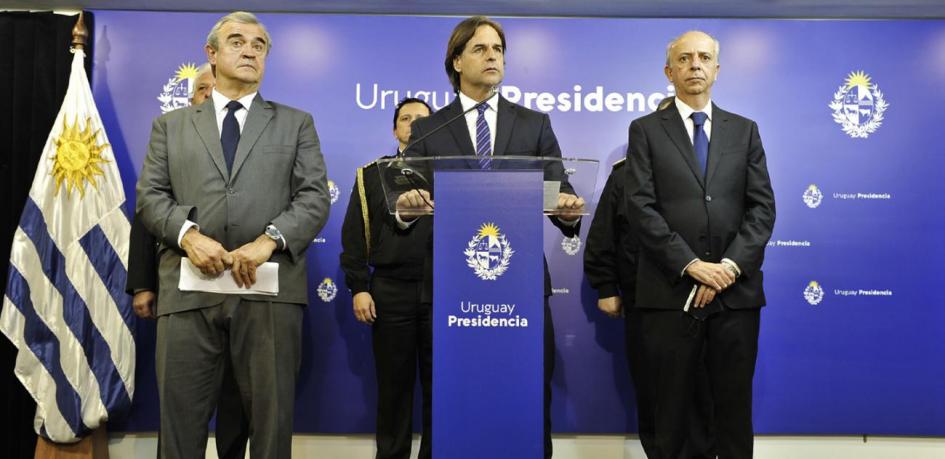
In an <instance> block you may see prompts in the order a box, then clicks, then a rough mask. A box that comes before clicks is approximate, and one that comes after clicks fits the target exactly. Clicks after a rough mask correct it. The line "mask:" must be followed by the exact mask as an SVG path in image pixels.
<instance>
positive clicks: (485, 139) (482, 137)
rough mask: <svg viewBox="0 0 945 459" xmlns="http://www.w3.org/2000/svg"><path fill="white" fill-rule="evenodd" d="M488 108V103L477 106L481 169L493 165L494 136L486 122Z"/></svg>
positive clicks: (477, 134)
mask: <svg viewBox="0 0 945 459" xmlns="http://www.w3.org/2000/svg"><path fill="white" fill-rule="evenodd" d="M488 109H489V105H488V104H482V105H480V106H479V107H478V108H477V110H479V117H478V118H476V156H478V157H479V167H480V168H481V169H489V168H491V167H492V136H491V135H490V133H489V124H488V123H486V110H488Z"/></svg>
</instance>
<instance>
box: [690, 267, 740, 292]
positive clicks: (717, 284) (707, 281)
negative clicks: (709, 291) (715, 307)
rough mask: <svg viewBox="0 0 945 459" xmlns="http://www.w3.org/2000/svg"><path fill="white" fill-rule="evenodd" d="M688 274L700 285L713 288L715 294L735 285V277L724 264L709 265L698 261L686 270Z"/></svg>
mask: <svg viewBox="0 0 945 459" xmlns="http://www.w3.org/2000/svg"><path fill="white" fill-rule="evenodd" d="M686 274H688V275H690V276H692V278H693V279H695V280H696V281H698V282H699V283H700V284H703V285H706V286H708V287H712V288H713V289H715V293H720V292H721V291H722V290H725V289H727V288H729V287H731V285H732V284H734V283H735V275H734V274H732V271H731V270H729V269H728V268H727V267H726V266H725V265H723V264H722V263H708V262H705V261H701V260H696V261H695V262H694V263H692V264H691V265H689V267H687V268H686Z"/></svg>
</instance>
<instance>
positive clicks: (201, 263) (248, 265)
mask: <svg viewBox="0 0 945 459" xmlns="http://www.w3.org/2000/svg"><path fill="white" fill-rule="evenodd" d="M180 245H181V248H183V249H184V251H185V252H187V258H189V259H190V262H191V263H193V264H194V266H196V267H197V269H199V270H200V272H202V273H203V274H204V275H206V276H211V277H215V276H218V275H220V274H221V273H223V271H224V270H226V269H230V270H231V273H232V275H233V280H234V281H236V285H238V286H240V287H246V288H249V287H251V286H252V285H253V284H255V283H256V267H257V266H259V265H261V264H263V263H265V262H267V261H269V257H271V256H272V252H273V251H274V250H275V249H276V241H273V240H272V239H270V238H269V237H268V236H266V235H265V234H262V235H260V236H259V237H257V238H256V240H254V241H252V242H249V243H247V244H244V245H243V246H241V247H240V248H238V249H236V250H233V251H231V252H228V251H227V250H226V249H224V248H223V245H222V244H220V243H219V242H217V241H215V240H214V239H213V238H211V237H209V236H206V235H203V234H201V233H200V232H199V231H197V229H196V228H191V229H189V230H187V233H185V234H184V237H183V239H181V244H180Z"/></svg>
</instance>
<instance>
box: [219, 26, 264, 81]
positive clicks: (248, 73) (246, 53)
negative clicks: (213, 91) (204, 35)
mask: <svg viewBox="0 0 945 459" xmlns="http://www.w3.org/2000/svg"><path fill="white" fill-rule="evenodd" d="M219 46H220V49H216V50H215V49H213V48H212V47H210V45H207V47H206V51H207V60H208V61H209V62H210V64H211V65H214V66H216V78H217V84H219V85H221V86H222V83H229V82H234V83H242V84H249V85H253V84H259V82H261V81H262V77H263V73H264V71H265V69H266V52H267V46H268V43H266V34H264V33H263V30H262V27H259V25H257V24H240V23H238V22H232V21H230V22H227V23H225V24H223V27H221V28H220V34H219Z"/></svg>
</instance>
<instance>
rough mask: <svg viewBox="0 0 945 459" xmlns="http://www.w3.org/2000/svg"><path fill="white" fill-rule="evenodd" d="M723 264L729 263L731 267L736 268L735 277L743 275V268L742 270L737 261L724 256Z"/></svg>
mask: <svg viewBox="0 0 945 459" xmlns="http://www.w3.org/2000/svg"><path fill="white" fill-rule="evenodd" d="M722 264H724V265H728V266H729V267H731V268H732V269H734V270H735V277H741V275H742V270H741V268H739V267H738V264H737V263H735V261H734V260H732V259H731V258H723V259H722Z"/></svg>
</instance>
